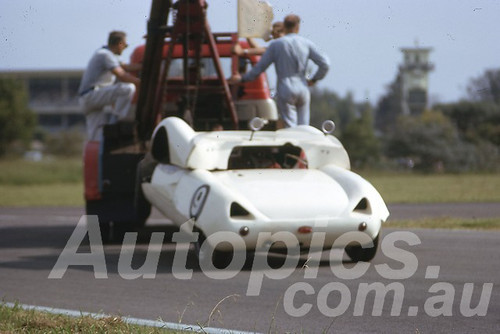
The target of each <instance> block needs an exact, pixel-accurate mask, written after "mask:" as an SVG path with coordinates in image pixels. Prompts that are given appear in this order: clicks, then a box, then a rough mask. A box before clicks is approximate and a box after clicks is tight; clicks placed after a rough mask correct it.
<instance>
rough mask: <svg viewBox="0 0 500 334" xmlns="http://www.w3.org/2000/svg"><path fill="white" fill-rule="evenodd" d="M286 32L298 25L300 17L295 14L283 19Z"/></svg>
mask: <svg viewBox="0 0 500 334" xmlns="http://www.w3.org/2000/svg"><path fill="white" fill-rule="evenodd" d="M283 24H284V26H285V29H286V30H293V29H295V27H297V26H298V25H299V24H300V17H298V16H297V15H295V14H290V15H287V16H286V17H285V20H284V21H283Z"/></svg>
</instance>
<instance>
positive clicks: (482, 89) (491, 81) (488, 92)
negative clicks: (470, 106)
mask: <svg viewBox="0 0 500 334" xmlns="http://www.w3.org/2000/svg"><path fill="white" fill-rule="evenodd" d="M467 92H468V94H469V97H470V98H471V99H472V101H481V102H492V103H495V104H497V105H500V69H489V70H486V71H485V72H484V73H483V74H481V75H480V76H478V77H477V78H473V79H471V80H470V82H469V84H468V86H467Z"/></svg>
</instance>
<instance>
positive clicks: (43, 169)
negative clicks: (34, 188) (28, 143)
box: [0, 157, 83, 186]
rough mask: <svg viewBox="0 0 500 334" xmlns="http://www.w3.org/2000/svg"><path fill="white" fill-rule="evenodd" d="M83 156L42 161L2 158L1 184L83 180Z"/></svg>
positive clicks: (0, 165) (17, 184)
mask: <svg viewBox="0 0 500 334" xmlns="http://www.w3.org/2000/svg"><path fill="white" fill-rule="evenodd" d="M82 179H83V169H82V158H80V157H78V158H65V159H63V158H53V159H48V160H44V161H40V162H33V161H25V160H22V159H14V160H0V186H4V185H14V186H24V185H35V184H36V185H41V184H54V183H78V182H82Z"/></svg>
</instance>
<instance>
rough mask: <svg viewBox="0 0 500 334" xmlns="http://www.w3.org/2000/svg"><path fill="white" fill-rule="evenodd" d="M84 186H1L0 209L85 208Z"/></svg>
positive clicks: (57, 184) (72, 184)
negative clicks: (7, 207) (6, 207)
mask: <svg viewBox="0 0 500 334" xmlns="http://www.w3.org/2000/svg"><path fill="white" fill-rule="evenodd" d="M83 205H84V199H83V184H82V183H81V182H77V183H56V184H35V185H22V186H16V185H0V207H2V206H9V207H33V206H83Z"/></svg>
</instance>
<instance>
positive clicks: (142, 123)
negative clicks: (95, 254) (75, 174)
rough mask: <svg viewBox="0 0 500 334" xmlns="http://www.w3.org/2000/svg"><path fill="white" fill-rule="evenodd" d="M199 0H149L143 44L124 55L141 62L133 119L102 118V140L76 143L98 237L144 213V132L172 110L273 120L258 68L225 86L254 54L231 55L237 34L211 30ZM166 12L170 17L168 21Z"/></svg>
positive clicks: (201, 127) (223, 124) (226, 122)
mask: <svg viewBox="0 0 500 334" xmlns="http://www.w3.org/2000/svg"><path fill="white" fill-rule="evenodd" d="M207 10H208V4H207V1H205V0H179V1H176V2H175V3H174V2H173V1H171V0H153V1H152V5H151V13H150V18H149V21H148V24H147V35H146V43H145V45H141V46H138V47H137V48H136V49H135V50H134V52H133V54H132V56H131V63H142V71H141V72H140V73H138V76H139V77H140V78H141V86H140V88H139V90H138V94H137V96H136V100H135V120H133V121H129V122H119V123H116V124H110V125H106V126H105V127H104V129H103V139H102V141H89V142H87V143H86V146H85V149H84V183H85V192H84V197H85V203H86V213H87V215H97V216H98V218H99V226H100V229H101V235H102V238H103V241H104V242H111V241H115V242H119V241H121V240H122V239H123V235H124V233H125V232H126V231H129V230H134V229H138V228H140V227H142V226H143V225H144V224H145V222H146V220H147V219H148V217H149V215H150V213H151V205H150V204H149V202H148V201H147V200H146V199H145V197H144V194H143V192H142V189H141V183H142V182H143V181H144V180H147V179H148V178H151V175H152V173H153V170H154V168H155V166H156V164H157V162H156V161H155V159H154V158H153V157H152V156H151V154H149V153H148V152H149V146H150V140H151V135H152V133H153V130H154V128H155V126H156V125H157V124H158V123H159V122H160V121H161V120H162V119H164V118H166V117H169V116H177V117H180V118H182V119H184V120H185V121H186V122H188V124H190V125H191V126H192V127H193V129H195V130H196V131H209V130H214V129H220V128H223V129H226V130H228V129H234V130H236V129H239V128H246V125H247V123H248V121H249V120H251V119H252V118H254V117H262V118H264V119H266V120H269V123H268V125H267V127H268V128H269V129H273V128H275V127H276V121H277V119H278V115H277V109H276V105H275V103H274V101H273V100H272V98H271V94H270V89H269V84H268V81H267V77H266V75H265V74H261V75H260V77H259V78H258V80H255V81H253V82H247V83H244V84H243V85H240V86H238V87H236V86H235V87H231V86H230V85H229V84H228V82H227V80H226V78H227V77H230V76H231V74H234V73H237V72H240V73H244V72H245V71H246V69H247V67H248V66H251V65H252V64H255V63H256V62H257V61H258V60H259V56H245V57H238V56H237V55H235V54H233V53H232V49H233V46H234V45H235V43H240V44H241V45H242V47H244V48H245V47H248V44H247V43H246V41H245V40H239V38H238V34H237V33H235V32H232V33H213V32H212V31H211V28H210V25H209V23H208V21H207ZM169 14H171V15H172V16H173V25H171V26H168V17H169Z"/></svg>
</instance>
